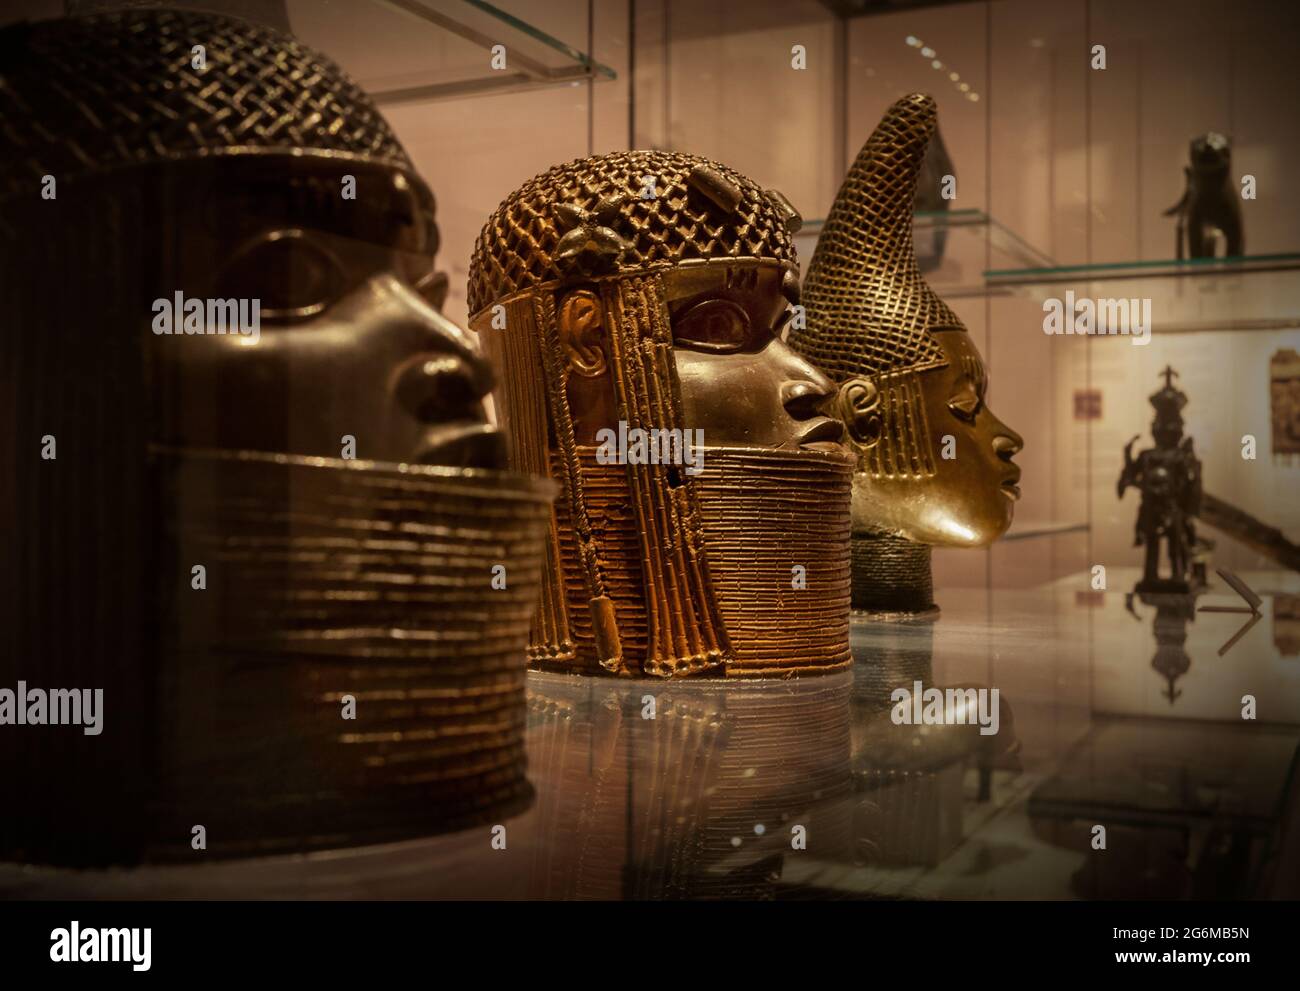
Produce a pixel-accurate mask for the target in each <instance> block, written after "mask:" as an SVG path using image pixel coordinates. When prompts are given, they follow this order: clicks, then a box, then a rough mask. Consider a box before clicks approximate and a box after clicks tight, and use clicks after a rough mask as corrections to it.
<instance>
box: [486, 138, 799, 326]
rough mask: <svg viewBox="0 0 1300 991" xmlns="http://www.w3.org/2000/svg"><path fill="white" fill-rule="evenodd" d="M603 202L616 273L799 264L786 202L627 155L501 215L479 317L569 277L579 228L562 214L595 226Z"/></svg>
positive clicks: (608, 158)
mask: <svg viewBox="0 0 1300 991" xmlns="http://www.w3.org/2000/svg"><path fill="white" fill-rule="evenodd" d="M647 191H653V193H654V195H653V196H648V195H644V194H645V193H646V192H647ZM602 203H609V204H611V205H612V209H611V211H610V214H609V216H608V218H603V219H607V220H608V223H598V222H597V221H595V220H593V221H592V224H593V226H594V227H599V228H604V230H605V231H606V232H608V233H610V234H612V235H615V236H617V238H618V241H617V242H616V243H612V244H611V245H610V249H609V250H610V251H611V252H614V253H616V255H615V256H614V257H611V258H610V263H611V265H610V267H611V271H613V272H615V273H617V272H625V273H629V274H631V273H634V272H650V271H654V270H656V269H662V268H669V267H671V266H674V265H678V264H681V263H682V262H687V261H692V260H697V261H708V260H718V261H724V260H727V259H742V258H759V259H767V260H772V261H777V262H787V263H789V264H791V265H794V264H796V261H795V251H794V244H793V242H792V240H791V237H790V234H791V230H790V228H791V227H792V226H795V225H796V219H795V218H796V217H797V215H796V214H794V211H793V210H792V209H791V208H790V207H789V204H788V203H786V201H785V200H784V198H783V197H781V196H780V195H779V194H776V193H772V192H768V191H764V190H763V189H760V188H759V186H758V185H757V184H756V183H755V182H754V181H753V180H752V179H749V178H747V177H745V176H743V175H741V174H740V173H739V172H736V171H735V170H733V169H730V168H727V167H726V166H725V165H720V164H718V163H716V162H712V161H709V160H708V159H705V158H699V157H697V156H695V155H686V154H682V153H679V152H671V151H625V152H618V153H615V154H611V155H601V156H598V157H594V158H585V159H579V160H577V161H574V162H570V163H568V164H567V165H558V166H556V167H554V168H552V169H549V170H548V171H546V172H544V173H542V174H541V175H539V176H537V177H536V178H534V179H531V180H529V181H528V182H526V183H524V185H523V186H521V187H520V188H519V189H518V190H517V191H515V192H514V193H512V194H511V195H510V196H509V197H508V198H507V199H506V200H505V202H503V203H502V204H501V205H500V206H499V207H498V208H497V209H496V212H495V213H493V214H492V216H491V218H490V219H489V220H488V222H487V224H486V225H485V226H484V228H483V231H482V233H480V234H479V237H478V242H477V243H476V245H475V247H474V256H473V259H472V261H471V264H470V279H469V312H470V313H471V314H473V313H478V312H479V311H480V310H482V309H483V308H484V307H485V306H489V305H491V304H492V303H495V302H498V301H499V300H501V299H504V298H506V297H508V296H511V295H513V294H515V293H518V292H521V291H524V290H527V289H532V288H536V287H539V286H543V285H547V284H551V283H554V282H558V281H559V280H560V279H561V278H563V276H564V275H565V274H566V273H565V272H564V271H562V264H561V263H562V259H561V254H562V252H563V251H564V241H565V238H566V233H568V231H566V229H565V228H566V227H568V228H569V229H570V230H572V229H573V226H574V225H573V223H568V224H566V223H563V222H562V223H557V218H556V216H555V213H554V212H553V211H554V205H556V204H559V205H562V206H564V207H568V208H571V209H573V210H574V211H575V215H576V214H577V213H581V214H586V215H589V216H591V217H593V218H594V217H595V216H596V215H597V213H598V212H599V208H600V207H601V204H602ZM615 210H616V213H615V212H614V211H615Z"/></svg>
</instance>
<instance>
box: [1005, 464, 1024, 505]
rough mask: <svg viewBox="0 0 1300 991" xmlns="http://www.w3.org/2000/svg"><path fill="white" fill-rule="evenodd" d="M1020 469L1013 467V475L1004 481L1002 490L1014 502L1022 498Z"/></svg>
mask: <svg viewBox="0 0 1300 991" xmlns="http://www.w3.org/2000/svg"><path fill="white" fill-rule="evenodd" d="M1019 483H1020V469H1019V468H1017V467H1016V466H1015V465H1012V471H1011V474H1010V475H1008V476H1007V477H1006V478H1004V479H1003V480H1002V485H1001V489H1002V492H1003V494H1004V495H1006V497H1007V498H1008V499H1010V500H1011V501H1012V502H1014V501H1015V500H1017V499H1019V498H1020V484H1019Z"/></svg>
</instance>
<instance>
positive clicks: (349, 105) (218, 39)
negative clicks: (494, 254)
mask: <svg viewBox="0 0 1300 991" xmlns="http://www.w3.org/2000/svg"><path fill="white" fill-rule="evenodd" d="M195 45H202V46H203V48H204V59H205V62H206V65H205V67H204V68H202V69H196V68H194V66H193V59H194V52H193V49H194V46H195ZM275 153H281V154H322V155H331V156H341V157H347V158H355V159H359V160H365V161H371V162H378V163H385V164H389V165H391V166H392V167H394V168H397V169H400V170H402V171H404V172H406V173H408V174H409V175H410V176H411V177H412V178H413V179H414V178H415V176H414V171H413V169H412V167H411V163H410V160H409V159H408V158H407V156H406V152H405V151H403V149H402V146H401V145H400V144H399V143H398V141H397V138H396V137H395V136H394V135H393V133H392V131H391V130H390V128H389V127H388V124H387V123H386V122H385V121H384V118H383V117H382V116H381V115H380V113H379V110H378V109H377V108H376V107H375V105H374V103H373V102H371V100H370V98H369V97H368V96H366V95H365V93H363V92H362V90H361V89H360V88H359V87H358V86H357V85H356V84H355V83H354V82H353V81H352V80H351V79H350V78H349V77H348V76H347V75H346V74H345V73H344V72H343V70H341V69H340V68H339V67H338V66H336V65H335V64H334V63H333V62H331V61H330V60H329V59H327V58H325V57H324V56H322V55H320V54H319V53H317V52H315V51H313V50H312V49H310V48H308V47H306V46H305V45H303V44H301V43H300V42H298V41H296V40H295V39H294V38H292V37H291V36H289V35H286V34H282V33H280V32H278V31H275V30H273V29H271V28H268V27H264V26H262V25H258V24H253V23H250V22H248V21H244V20H240V19H238V18H233V17H226V16H222V15H219V14H207V13H198V12H193V11H180V10H166V9H135V10H125V11H120V12H117V13H111V14H97V15H93V16H87V17H75V18H67V19H63V20H54V21H42V22H37V23H34V24H26V23H24V24H18V25H15V26H13V27H10V28H6V29H5V30H3V31H0V201H3V200H5V199H8V198H10V197H14V196H21V195H26V196H31V197H36V196H39V195H40V189H41V178H42V176H44V175H53V176H54V177H55V178H56V179H57V181H58V182H60V183H62V182H64V181H76V180H78V179H81V178H85V177H88V176H93V175H96V174H99V173H103V172H107V171H110V170H115V169H120V168H126V167H132V166H139V165H147V164H153V163H157V162H162V161H168V160H176V161H181V160H187V159H194V158H204V157H208V156H213V155H234V154H275ZM416 181H417V183H418V179H417V180H416ZM421 185H422V184H421Z"/></svg>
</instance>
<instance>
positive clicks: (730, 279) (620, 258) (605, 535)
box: [469, 151, 851, 677]
mask: <svg viewBox="0 0 1300 991" xmlns="http://www.w3.org/2000/svg"><path fill="white" fill-rule="evenodd" d="M797 225H798V215H797V214H796V213H795V211H794V209H793V208H792V207H791V206H790V204H789V203H788V202H787V201H786V200H785V199H784V197H782V196H781V195H780V194H779V193H773V192H771V191H764V190H762V189H760V188H759V187H758V186H757V185H755V184H754V183H753V182H752V181H751V180H749V179H747V178H745V177H744V176H742V175H740V174H739V173H737V172H734V171H733V170H731V169H729V168H727V167H725V166H723V165H719V164H717V163H714V162H709V161H706V160H705V159H701V158H696V157H694V156H690V155H682V154H676V153H673V152H664V151H628V152H618V153H615V154H611V155H602V156H598V157H596V158H589V159H586V160H583V161H577V162H572V163H569V164H568V165H562V166H557V167H556V168H553V169H551V170H550V171H548V172H546V173H544V174H542V175H540V176H538V177H536V178H535V179H533V180H531V181H529V182H527V183H525V184H524V185H523V186H522V187H521V188H520V189H519V190H517V191H516V192H514V193H512V194H511V195H510V196H509V197H508V198H507V199H506V200H505V202H504V203H502V204H501V206H500V207H499V208H498V209H497V211H496V212H495V213H494V214H493V215H492V217H491V219H489V220H488V222H487V225H486V226H485V227H484V228H483V232H482V234H481V235H480V236H479V240H478V244H477V246H476V248H475V251H474V257H473V260H472V262H471V264H470V278H469V309H470V313H471V314H472V316H471V326H473V327H474V329H476V330H477V331H478V332H479V334H480V338H481V339H482V340H483V342H484V347H485V349H486V350H487V351H488V353H489V354H490V355H491V356H492V357H493V359H494V362H495V364H496V368H497V373H498V377H499V379H500V382H501V385H500V388H499V390H498V392H497V401H498V407H497V408H498V411H499V415H500V420H501V422H502V424H503V425H504V427H505V429H506V431H507V433H508V435H509V442H510V443H509V446H510V454H511V464H512V466H513V467H514V468H515V469H516V470H518V471H526V472H530V473H538V474H549V475H551V476H552V477H554V478H556V479H558V480H560V481H561V482H562V486H563V492H562V495H561V497H560V501H559V503H558V504H557V506H556V519H555V525H554V529H553V532H552V538H551V548H550V555H551V564H550V566H549V567H548V570H547V576H546V581H545V585H544V589H543V595H542V604H541V607H540V609H539V612H538V615H537V618H536V620H535V623H534V630H533V646H532V658H533V662H534V664H536V665H538V666H542V667H550V668H558V669H561V670H570V671H582V672H593V673H596V672H602V671H603V672H608V673H612V674H623V675H633V674H642V673H644V674H650V675H655V676H659V677H674V676H685V675H695V674H711V675H715V676H717V675H727V676H735V675H769V676H786V675H789V674H792V673H795V672H799V671H826V670H831V669H834V668H842V667H845V666H847V665H848V664H849V662H850V655H849V644H848V605H849V603H848V596H849V558H848V549H849V543H848V533H849V502H848V499H849V482H850V472H851V462H850V460H849V458H848V454H847V453H846V452H845V450H844V448H843V447H842V446H841V444H840V439H841V436H842V434H843V428H842V427H841V425H840V424H839V422H838V421H836V420H835V419H833V418H830V417H827V416H824V415H822V413H821V412H820V410H821V407H822V405H823V404H824V403H825V402H826V401H827V400H828V399H830V398H831V396H832V395H833V394H834V389H833V387H832V385H831V383H830V382H829V381H828V380H827V379H826V378H825V376H823V375H822V374H821V373H819V372H818V371H817V370H816V369H814V368H813V367H812V366H811V365H809V364H808V363H807V362H806V361H804V360H803V359H802V358H800V357H799V356H798V355H796V354H795V353H794V352H792V351H790V350H789V349H788V348H787V347H786V346H785V345H784V344H783V343H782V341H781V333H782V330H783V328H784V326H785V323H786V321H787V320H789V319H790V317H791V315H792V313H793V311H792V310H791V308H790V304H791V303H795V302H797V301H798V298H799V295H798V294H799V277H798V268H797V266H796V262H795V255H794V248H793V245H792V243H791V238H790V234H791V231H792V230H794V229H796V228H797Z"/></svg>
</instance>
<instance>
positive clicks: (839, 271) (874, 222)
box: [789, 93, 963, 382]
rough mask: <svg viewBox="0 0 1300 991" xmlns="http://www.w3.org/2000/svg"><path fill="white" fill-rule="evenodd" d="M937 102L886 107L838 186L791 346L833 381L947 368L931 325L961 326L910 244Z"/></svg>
mask: <svg viewBox="0 0 1300 991" xmlns="http://www.w3.org/2000/svg"><path fill="white" fill-rule="evenodd" d="M935 119H936V108H935V102H934V98H933V97H930V96H928V95H926V94H924V93H913V94H912V95H911V96H906V97H904V98H903V99H901V100H899V101H898V102H897V103H895V104H894V105H893V106H892V107H890V108H889V110H888V112H887V113H886V114H885V116H884V118H883V119H882V120H881V122H880V124H879V125H878V126H877V127H876V129H875V131H874V132H873V133H872V135H871V137H870V138H868V139H867V143H866V144H865V145H864V146H863V148H862V151H860V152H859V153H858V157H857V160H856V161H854V163H853V166H852V168H850V169H849V174H848V176H847V177H846V178H845V180H844V185H843V186H841V187H840V192H839V195H838V196H837V197H836V198H835V205H834V206H833V207H832V208H831V212H830V215H829V216H828V217H827V218H826V223H825V225H824V226H823V227H822V231H821V235H820V236H819V238H818V240H817V249H816V251H814V252H813V257H812V261H811V262H810V263H809V266H808V275H807V277H806V278H805V279H804V285H803V304H804V306H805V307H806V308H807V319H806V321H805V325H804V326H803V327H802V328H792V329H791V331H790V337H789V343H790V346H791V347H793V348H794V349H795V350H796V351H798V352H799V353H801V354H802V355H804V357H806V358H808V359H809V360H810V361H811V362H812V363H813V364H814V365H816V366H817V367H819V368H820V369H822V370H823V371H824V372H826V373H827V374H828V375H830V376H831V377H832V378H834V379H836V380H837V381H841V382H842V381H844V380H846V379H850V378H855V377H857V376H859V375H875V374H879V373H881V372H889V371H901V370H904V369H907V370H913V371H915V370H920V369H923V368H930V367H936V366H940V365H943V364H944V356H943V351H942V349H941V348H940V347H939V344H938V342H937V341H935V340H934V338H933V337H932V336H931V335H930V333H929V328H933V327H963V324H962V322H961V320H959V319H958V317H957V315H956V314H955V313H953V311H952V310H951V309H949V307H948V304H947V303H945V302H944V301H943V300H942V299H940V298H939V297H938V296H937V295H936V294H935V292H934V290H933V289H931V288H930V286H929V284H928V283H926V281H925V279H924V277H922V275H921V271H920V269H919V268H918V267H917V264H916V254H915V252H914V250H913V245H912V203H913V198H914V196H915V192H916V177H917V173H918V172H919V171H920V168H921V162H922V160H923V159H924V158H925V149H926V145H928V144H929V142H930V137H931V135H933V134H934V129H935Z"/></svg>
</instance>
